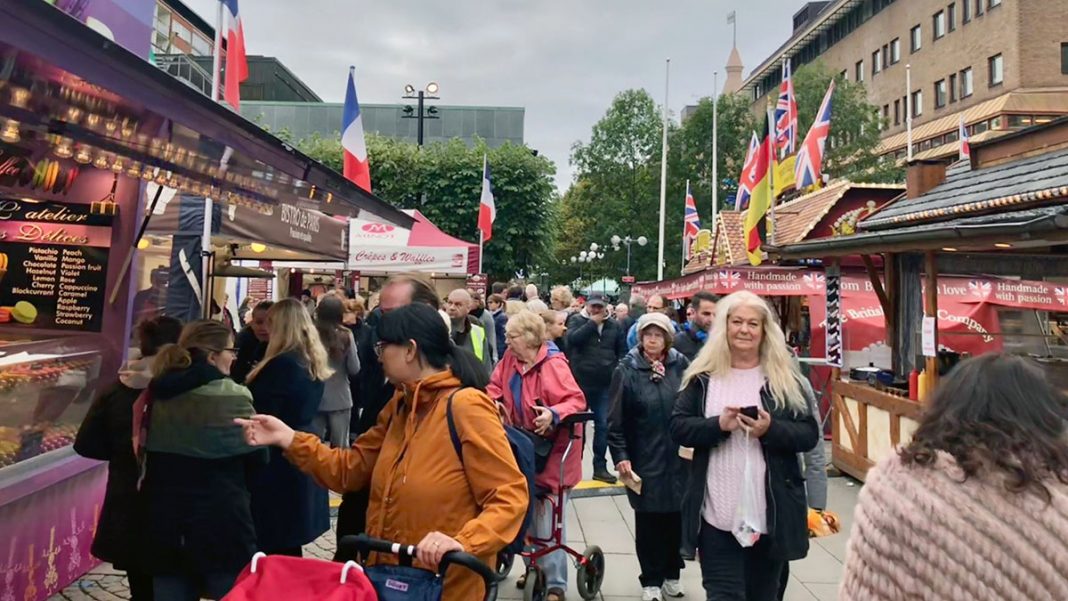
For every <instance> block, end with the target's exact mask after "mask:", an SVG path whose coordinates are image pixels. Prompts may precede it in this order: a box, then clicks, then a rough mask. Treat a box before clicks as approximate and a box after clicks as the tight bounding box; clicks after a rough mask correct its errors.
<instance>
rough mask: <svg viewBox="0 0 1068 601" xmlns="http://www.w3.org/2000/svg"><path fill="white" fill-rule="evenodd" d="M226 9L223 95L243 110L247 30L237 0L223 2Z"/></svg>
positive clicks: (246, 77)
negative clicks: (242, 85)
mask: <svg viewBox="0 0 1068 601" xmlns="http://www.w3.org/2000/svg"><path fill="white" fill-rule="evenodd" d="M222 3H223V6H224V7H225V8H226V82H225V86H224V91H223V95H224V98H225V99H226V101H227V102H229V103H230V106H232V107H234V110H239V109H240V108H241V82H243V81H245V80H246V79H248V59H247V58H246V57H245V30H244V28H243V27H242V26H241V16H240V15H239V14H238V12H237V0H222Z"/></svg>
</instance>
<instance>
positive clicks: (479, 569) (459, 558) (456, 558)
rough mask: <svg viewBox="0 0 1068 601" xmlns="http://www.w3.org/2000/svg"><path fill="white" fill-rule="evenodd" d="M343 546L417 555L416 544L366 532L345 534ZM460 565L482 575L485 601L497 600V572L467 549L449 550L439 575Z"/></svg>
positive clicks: (394, 553) (442, 560)
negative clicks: (374, 536)
mask: <svg viewBox="0 0 1068 601" xmlns="http://www.w3.org/2000/svg"><path fill="white" fill-rule="evenodd" d="M338 545H339V546H341V547H350V546H354V547H356V549H357V550H359V551H362V552H364V553H366V552H375V553H389V554H391V555H396V556H398V557H401V558H407V559H412V558H414V557H415V553H416V550H417V549H416V546H415V545H402V544H400V543H395V542H392V541H388V540H382V539H380V538H371V537H370V536H367V535H366V534H360V535H357V536H345V537H342V538H341V541H339V542H338ZM454 564H455V565H458V566H462V567H464V568H467V569H468V570H471V571H472V572H474V573H476V574H478V575H479V576H481V577H482V581H483V582H485V584H486V597H485V601H496V599H497V580H498V577H497V572H496V571H495V570H494V569H493V568H491V567H489V566H487V565H486V564H484V563H482V560H480V559H479V558H477V557H475V556H474V555H472V554H470V553H467V552H465V551H449V552H448V553H446V554H445V555H444V556H443V557H442V558H441V564H439V565H438V575H440V576H442V577H444V576H445V570H447V569H448V568H449V566H450V565H454Z"/></svg>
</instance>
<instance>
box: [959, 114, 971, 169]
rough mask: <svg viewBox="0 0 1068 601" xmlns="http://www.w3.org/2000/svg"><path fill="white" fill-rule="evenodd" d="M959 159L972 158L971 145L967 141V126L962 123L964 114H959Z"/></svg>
mask: <svg viewBox="0 0 1068 601" xmlns="http://www.w3.org/2000/svg"><path fill="white" fill-rule="evenodd" d="M959 136H960V160H962V161H963V160H964V159H969V160H970V159H971V158H972V145H971V144H969V143H968V126H967V125H964V115H961V116H960V132H959Z"/></svg>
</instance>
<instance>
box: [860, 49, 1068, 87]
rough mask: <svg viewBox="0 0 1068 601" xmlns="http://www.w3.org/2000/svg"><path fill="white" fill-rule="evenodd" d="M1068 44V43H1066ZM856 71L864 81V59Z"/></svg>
mask: <svg viewBox="0 0 1068 601" xmlns="http://www.w3.org/2000/svg"><path fill="white" fill-rule="evenodd" d="M1066 45H1068V44H1066ZM855 69H856V72H855V73H854V74H853V75H854V77H855V78H856V80H857V81H864V61H857V64H856V67H855Z"/></svg>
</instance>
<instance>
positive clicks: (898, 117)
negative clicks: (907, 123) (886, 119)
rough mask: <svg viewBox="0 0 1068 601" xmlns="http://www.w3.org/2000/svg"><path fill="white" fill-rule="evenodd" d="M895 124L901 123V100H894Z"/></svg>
mask: <svg viewBox="0 0 1068 601" xmlns="http://www.w3.org/2000/svg"><path fill="white" fill-rule="evenodd" d="M894 125H901V101H900V100H895V101H894Z"/></svg>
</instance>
